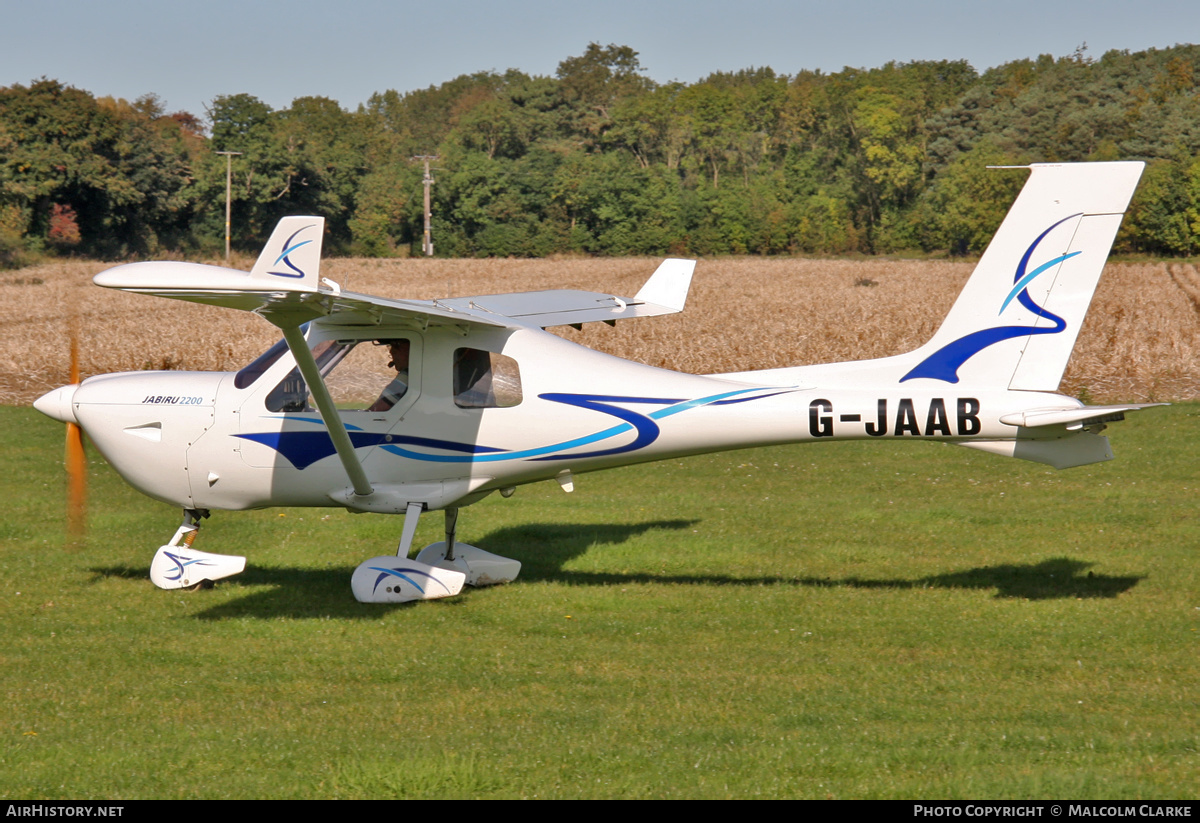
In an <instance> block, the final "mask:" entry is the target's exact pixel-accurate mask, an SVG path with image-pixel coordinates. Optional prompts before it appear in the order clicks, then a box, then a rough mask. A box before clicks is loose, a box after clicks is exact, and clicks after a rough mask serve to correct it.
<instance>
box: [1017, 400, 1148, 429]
mask: <svg viewBox="0 0 1200 823" xmlns="http://www.w3.org/2000/svg"><path fill="white" fill-rule="evenodd" d="M1166 405H1168V404H1167V403H1135V404H1132V405H1129V406H1083V407H1082V408H1071V409H1026V410H1025V411H1019V412H1015V413H1013V414H1005V415H1002V416H1001V417H1000V422H1001V423H1004V424H1006V425H1009V426H1021V427H1023V428H1027V429H1035V428H1040V427H1043V426H1066V428H1067V430H1068V431H1076V430H1078V429H1086V428H1088V427H1089V426H1095V425H1098V424H1101V423H1115V422H1118V421H1120V420H1124V419H1125V412H1131V411H1139V410H1140V409H1149V408H1152V407H1154V406H1166Z"/></svg>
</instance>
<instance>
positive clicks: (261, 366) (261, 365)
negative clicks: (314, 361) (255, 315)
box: [233, 323, 308, 389]
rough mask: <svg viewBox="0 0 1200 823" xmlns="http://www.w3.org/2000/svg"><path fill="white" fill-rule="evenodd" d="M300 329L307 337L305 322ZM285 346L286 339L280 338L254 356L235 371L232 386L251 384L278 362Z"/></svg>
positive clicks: (242, 387) (285, 349)
mask: <svg viewBox="0 0 1200 823" xmlns="http://www.w3.org/2000/svg"><path fill="white" fill-rule="evenodd" d="M300 331H302V332H303V333H304V335H305V336H306V337H307V336H308V324H307V323H305V324H304V325H303V326H301V327H300ZM287 347H288V346H287V341H286V340H284V339H282V338H280V340H279V341H278V342H277V343H276V344H275V345H274V346H272V347H271V348H269V349H267V350H266V351H265V352H263V353H262V354H260V355H259V356H258V357H256V358H254V362H252V363H251V364H250V365H248V366H245V367H244V368H242V370H241V371H239V372H238V373H237V375H236V376H235V377H234V378H233V385H234V387H235V388H239V389H244V388H247V387H249V386H252V385H253V384H254V381H255V380H257V379H258V378H260V377H262V376H263V373H264V372H266V371H267V369H269V368H271V367H272V366H274V365H275V363H276V362H278V360H279V358H280V357H283V353H284V352H285V351H287Z"/></svg>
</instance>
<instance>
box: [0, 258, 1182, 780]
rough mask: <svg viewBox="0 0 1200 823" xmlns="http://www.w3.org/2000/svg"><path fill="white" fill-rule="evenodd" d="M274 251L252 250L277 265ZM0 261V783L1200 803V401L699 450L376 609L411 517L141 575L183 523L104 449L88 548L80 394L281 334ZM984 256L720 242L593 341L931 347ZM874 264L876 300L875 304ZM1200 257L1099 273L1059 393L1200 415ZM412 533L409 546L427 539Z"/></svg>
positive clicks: (208, 527)
mask: <svg viewBox="0 0 1200 823" xmlns="http://www.w3.org/2000/svg"><path fill="white" fill-rule="evenodd" d="M250 262H251V261H242V263H243V267H248V266H249V263H250ZM655 265H656V261H653V260H649V259H640V260H601V261H591V260H588V261H582V260H561V261H553V260H548V261H424V260H402V261H352V260H345V261H341V260H331V261H328V265H327V266H326V271H325V274H326V275H327V276H330V277H332V278H333V279H335V280H338V281H340V282H341V283H342V285H343V287H344V288H346V289H351V290H357V291H365V292H370V293H378V294H387V295H391V296H407V297H434V296H441V295H461V294H470V293H488V292H502V291H513V290H524V289H537V288H554V287H575V288H588V289H593V290H603V291H612V292H615V293H617V294H626V295H630V294H633V293H634V292H635V291H636V290H637V288H638V287H639V286H640V284H641V282H642V281H643V280H644V279H645V277H647V276H648V275H649V273H650V272H651V271H652V270H653V268H654V266H655ZM100 268H101V266H99V265H88V264H63V265H54V266H43V267H39V268H37V269H26V270H23V271H19V272H5V273H2V274H0V298H3V299H0V329H2V331H0V391H2V392H3V395H2V399H3V402H4V403H5V404H8V405H4V406H0V498H2V499H3V500H4V501H5V508H4V511H3V514H0V592H2V595H0V629H2V633H0V694H2V695H3V701H0V796H4V797H9V798H46V799H50V798H95V799H104V798H112V799H130V798H180V799H185V798H225V797H229V798H240V797H279V798H450V797H484V798H592V797H595V798H643V797H646V798H659V797H661V798H668V797H691V798H701V797H703V798H708V797H713V798H718V797H735V798H742V797H772V798H775V797H784V798H848V797H869V798H909V797H920V798H1080V799H1087V798H1100V799H1135V798H1148V799H1153V798H1181V799H1196V798H1198V797H1200V782H1197V780H1196V775H1197V774H1200V719H1198V718H1200V697H1198V695H1200V664H1198V661H1200V563H1198V562H1197V561H1198V552H1197V549H1198V548H1200V515H1198V510H1200V506H1198V505H1197V504H1198V502H1200V499H1198V492H1197V489H1198V488H1200V475H1198V473H1197V470H1196V466H1197V465H1200V439H1198V438H1197V433H1198V432H1200V405H1198V404H1197V403H1195V402H1182V403H1177V404H1176V405H1173V406H1171V407H1168V408H1159V409H1151V410H1147V411H1144V412H1140V413H1138V414H1134V415H1130V418H1129V420H1127V421H1125V422H1122V423H1118V424H1114V425H1112V426H1111V428H1110V429H1109V431H1108V432H1107V434H1108V435H1109V436H1110V437H1111V439H1112V443H1113V449H1114V452H1115V453H1116V459H1115V460H1114V461H1112V462H1108V463H1103V464H1097V465H1092V466H1085V467H1081V468H1077V469H1070V470H1067V471H1062V472H1056V471H1054V470H1052V469H1049V468H1048V467H1046V466H1042V465H1038V464H1033V463H1027V462H1022V461H1017V460H1005V459H1002V458H998V457H994V456H992V455H988V454H983V453H979V452H974V451H971V450H967V449H962V448H958V447H956V446H952V445H949V444H931V443H894V442H889V443H863V442H855V443H834V444H820V445H815V444H814V445H806V446H787V447H777V448H769V449H756V450H750V451H742V452H733V453H728V454H718V455H707V456H701V457H694V458H689V459H686V460H671V461H665V462H662V463H657V464H648V465H643V466H635V467H630V468H626V469H620V470H615V471H610V472H601V473H597V474H588V475H584V476H582V477H579V478H577V480H576V491H575V492H574V493H573V494H569V495H568V494H564V493H563V491H562V490H561V489H560V488H559V486H558V485H557V484H555V483H542V484H536V485H532V486H526V487H522V488H520V489H518V491H517V493H516V495H514V496H513V497H512V498H511V499H509V500H503V499H500V498H499V497H498V496H493V497H490V498H488V499H486V500H484V501H482V502H480V503H479V504H477V505H475V506H471V507H469V508H467V509H464V510H463V512H462V515H461V517H460V521H459V529H460V535H461V537H462V539H464V540H466V541H468V542H470V543H473V544H475V545H478V546H480V547H482V548H484V549H487V550H489V551H494V552H497V553H499V554H503V555H506V556H511V557H515V558H517V559H519V560H521V561H522V563H523V564H524V567H523V570H522V574H521V578H520V579H519V580H518V581H517V582H516V583H513V584H511V585H507V586H501V587H497V588H492V589H482V590H468V591H467V592H465V593H464V594H463V595H461V596H459V597H456V598H451V599H448V600H444V601H435V602H430V603H417V604H406V605H402V606H383V605H377V604H374V605H365V604H359V603H357V602H355V601H354V599H353V596H352V595H351V593H350V586H349V580H350V574H351V572H352V571H353V569H354V567H355V566H357V565H358V564H359V563H360V562H361V561H362V560H364V559H366V558H368V557H371V556H374V555H377V554H380V553H386V552H387V551H388V550H389V548H391V547H394V545H395V541H396V539H397V537H398V534H399V530H400V520H399V518H388V517H383V516H378V515H351V514H349V513H346V512H344V511H339V510H332V509H330V510H313V509H306V510H300V509H272V510H262V511H253V512H238V513H220V512H217V513H214V516H213V518H212V519H211V520H209V521H206V522H205V525H204V527H203V530H202V534H201V536H200V539H199V541H198V543H197V546H198V547H199V548H202V549H206V550H209V551H215V552H226V553H233V554H245V555H246V556H247V557H248V567H247V571H246V572H245V573H244V574H242V575H239V576H236V577H234V578H231V579H229V580H226V581H222V582H220V583H218V584H217V585H216V586H215V587H214V588H212V589H208V590H201V591H196V592H164V591H160V590H157V589H155V588H154V586H153V585H152V584H151V583H150V581H149V579H148V574H147V572H148V567H149V562H150V558H151V556H152V555H153V552H154V549H155V548H156V547H157V546H158V545H160V544H162V543H164V542H166V540H167V539H168V538H169V537H170V535H171V533H172V532H173V531H174V529H175V527H176V525H177V524H178V519H179V512H178V511H177V510H174V509H172V508H171V507H169V506H165V505H163V504H161V503H157V502H155V501H152V500H150V499H148V498H145V497H143V496H141V495H139V494H138V493H137V492H135V491H133V490H132V489H130V488H129V487H127V486H126V485H125V484H124V483H123V482H122V481H121V480H120V479H119V478H118V477H117V476H116V475H115V473H114V472H113V471H112V470H111V469H110V468H109V467H108V466H107V465H106V464H105V463H104V461H103V460H102V459H101V458H100V457H99V456H98V455H97V454H96V453H95V451H94V450H92V451H89V461H90V462H89V474H90V488H89V516H88V529H87V531H86V533H85V534H84V535H83V536H82V537H72V536H69V535H68V534H67V530H66V518H65V513H64V500H63V498H64V496H65V486H66V483H65V479H64V478H63V476H62V448H63V446H62V443H63V432H62V426H61V425H59V424H56V423H54V422H53V421H50V420H48V419H46V418H44V417H42V416H41V415H39V414H37V413H36V412H34V411H33V410H32V409H30V408H26V407H22V406H23V404H26V403H27V402H28V401H29V400H30V399H32V398H33V397H36V396H37V395H38V394H39V393H40V392H42V391H45V390H46V389H48V388H51V387H53V386H56V385H59V384H61V383H63V382H65V381H66V368H67V366H66V364H67V349H68V345H67V340H68V338H69V336H70V335H69V331H68V329H69V323H70V322H72V321H71V316H72V314H73V312H74V311H75V309H76V307H77V311H78V320H77V322H78V323H79V329H80V332H79V335H80V340H81V342H82V360H83V371H84V373H85V375H86V374H91V373H99V372H104V371H113V370H122V369H139V368H164V367H167V368H191V369H214V368H219V369H227V368H236V367H238V366H241V365H243V364H244V363H246V362H248V361H249V360H250V359H252V358H253V357H254V356H255V355H257V354H258V353H260V351H261V350H262V349H263V348H265V347H266V346H267V345H268V344H269V343H271V342H273V340H274V339H275V337H276V333H275V332H274V330H273V329H272V328H271V327H270V326H269V325H268V324H267V323H265V322H263V321H261V320H259V319H257V318H253V317H248V316H245V315H238V314H237V313H233V312H223V311H220V310H215V309H209V308H206V307H200V306H190V305H187V304H183V303H176V301H169V300H156V299H152V298H147V297H138V296H132V295H123V294H116V293H109V292H106V291H104V290H101V289H98V288H94V287H90V286H88V285H86V284H87V280H88V277H89V276H90V274H92V273H94V272H95V271H97V270H99V269H100ZM969 270H970V264H963V263H957V262H921V263H916V262H908V261H862V262H847V261H815V260H814V261H805V260H774V261H759V260H753V261H751V260H743V259H729V260H715V261H702V262H701V263H700V265H699V267H698V269H697V279H696V282H695V285H694V286H693V294H692V299H691V303H690V304H689V308H688V310H687V311H685V312H684V313H683V314H682V315H678V316H674V317H667V318H657V319H648V320H642V321H638V322H636V323H627V324H619V325H618V326H617V327H616V328H615V329H613V328H608V327H607V326H600V327H599V328H595V329H592V328H585V330H584V331H583V332H576V331H572V330H566V331H565V332H563V334H564V335H565V336H568V337H570V338H571V339H577V340H581V341H582V342H585V343H586V344H588V345H591V346H594V347H596V348H601V349H604V350H607V351H611V352H614V353H616V354H621V355H625V356H632V357H635V358H636V359H640V360H643V361H646V362H650V363H653V364H655V365H664V366H669V367H672V368H678V369H682V370H687V371H697V372H711V371H723V370H730V369H734V368H759V367H762V368H766V367H773V366H781V365H788V364H794V363H800V362H820V361H826V360H839V359H856V358H861V357H871V356H881V355H886V354H892V353H896V352H899V351H903V350H906V349H910V348H912V347H914V346H916V345H918V344H919V343H921V342H923V341H924V339H925V338H927V337H928V335H929V334H931V333H932V332H933V330H934V329H935V328H936V326H937V324H938V323H939V322H940V320H941V317H942V316H943V314H944V313H945V311H946V310H947V309H948V308H949V305H950V303H951V302H952V301H953V299H954V297H955V295H956V294H957V291H958V289H959V287H960V286H961V284H962V282H963V281H964V280H965V277H966V275H967V274H968V273H969ZM867 281H869V282H870V283H873V284H874V285H866V284H864V285H856V283H860V282H862V283H866V282H867ZM1197 301H1200V275H1198V274H1197V272H1196V270H1195V268H1193V267H1191V266H1187V265H1172V266H1168V265H1135V264H1115V265H1110V266H1109V268H1108V271H1107V272H1106V277H1105V279H1104V280H1102V282H1101V290H1100V292H1099V294H1098V296H1097V299H1096V301H1095V302H1094V304H1093V310H1092V313H1091V314H1090V315H1089V319H1088V321H1087V325H1086V326H1085V329H1084V330H1083V332H1082V334H1081V338H1080V344H1079V346H1078V347H1077V349H1076V356H1075V358H1074V359H1073V360H1072V363H1071V366H1070V367H1069V370H1068V376H1067V378H1066V384H1065V385H1064V390H1066V391H1069V392H1071V393H1075V394H1083V395H1086V396H1087V397H1088V398H1089V399H1090V400H1091V401H1093V402H1103V401H1106V400H1130V401H1136V400H1142V401H1144V400H1173V401H1179V400H1183V401H1190V400H1194V399H1196V398H1197V397H1198V396H1200V373H1198V372H1200V366H1198V365H1197V362H1196V357H1195V351H1196V346H1197V343H1198V341H1197V336H1198V334H1200V330H1198V328H1197V326H1198V325H1200V320H1198V314H1197ZM440 527H441V520H440V518H438V517H426V518H423V520H422V522H421V524H420V527H419V530H418V534H417V537H416V540H415V545H417V546H422V545H424V544H426V543H428V542H432V541H434V540H438V539H440V538H441V536H440Z"/></svg>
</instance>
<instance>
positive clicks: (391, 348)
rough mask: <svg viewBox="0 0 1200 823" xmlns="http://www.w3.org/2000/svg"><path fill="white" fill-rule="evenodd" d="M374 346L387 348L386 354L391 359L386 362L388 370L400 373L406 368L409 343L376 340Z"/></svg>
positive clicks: (404, 341) (405, 341)
mask: <svg viewBox="0 0 1200 823" xmlns="http://www.w3.org/2000/svg"><path fill="white" fill-rule="evenodd" d="M375 345H376V346H387V347H388V354H389V355H390V356H391V359H390V360H389V361H388V368H391V369H395V370H396V371H400V370H401V369H407V368H408V349H409V343H408V341H407V340H404V339H400V340H376V341H375Z"/></svg>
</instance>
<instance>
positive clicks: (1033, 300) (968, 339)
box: [900, 162, 1145, 391]
mask: <svg viewBox="0 0 1200 823" xmlns="http://www.w3.org/2000/svg"><path fill="white" fill-rule="evenodd" d="M1144 166H1145V164H1144V163H1141V162H1124V163H1066V164H1049V163H1045V164H1043V163H1038V164H1034V165H1032V166H1029V167H1028V168H1029V169H1030V170H1031V173H1030V175H1029V179H1028V180H1027V181H1026V182H1025V187H1024V188H1023V189H1021V193H1020V195H1019V196H1018V197H1017V200H1016V202H1015V203H1013V206H1012V208H1011V209H1010V210H1009V212H1008V215H1007V216H1006V217H1005V218H1004V222H1003V223H1002V224H1001V225H1000V228H999V229H998V230H997V231H996V235H995V237H993V238H992V242H991V243H990V244H989V245H988V247H987V250H986V251H985V252H984V254H983V257H982V258H981V259H980V261H979V264H978V265H977V266H976V267H975V271H974V272H973V273H972V274H971V278H970V280H968V281H967V285H966V286H965V287H964V288H963V291H962V293H961V294H960V295H959V296H958V300H957V301H956V302H955V304H954V307H953V308H952V309H951V310H950V314H949V315H948V316H947V317H946V320H945V321H944V322H943V323H942V326H941V328H939V329H938V331H937V333H936V334H935V335H934V336H933V339H932V340H930V341H929V342H928V343H926V344H925V345H924V346H922V347H921V348H920V349H918V350H917V351H916V352H914V353H913V355H911V356H912V357H914V358H915V359H918V360H919V362H918V363H917V364H916V365H915V366H914V367H913V368H912V369H910V370H909V371H908V372H907V373H906V374H905V375H904V376H903V377H901V378H900V382H901V383H903V382H905V381H908V380H921V379H924V380H937V381H942V382H945V383H958V382H959V381H960V380H961V381H964V382H967V383H971V384H978V385H990V386H996V387H1004V386H1007V387H1008V388H1010V389H1022V390H1029V391H1054V390H1056V389H1057V388H1058V383H1059V380H1061V379H1062V374H1063V370H1064V369H1066V366H1067V360H1068V358H1070V356H1071V350H1072V349H1073V348H1074V347H1075V339H1076V337H1078V335H1079V327H1080V326H1081V325H1082V323H1083V318H1084V315H1085V314H1087V309H1088V305H1089V304H1090V303H1091V300H1092V295H1093V293H1094V292H1095V290H1096V283H1097V281H1098V280H1099V279H1100V272H1101V271H1102V270H1103V268H1104V263H1105V261H1106V260H1107V259H1108V253H1109V251H1110V250H1111V248H1112V243H1113V238H1114V237H1116V234H1117V229H1118V228H1119V227H1120V225H1121V217H1122V216H1123V215H1124V213H1125V210H1126V208H1128V206H1129V200H1130V198H1131V197H1132V196H1133V190H1134V188H1135V187H1136V186H1137V182H1138V179H1139V178H1140V177H1141V175H1142V169H1143V167H1144ZM1022 168H1024V167H1022Z"/></svg>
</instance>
